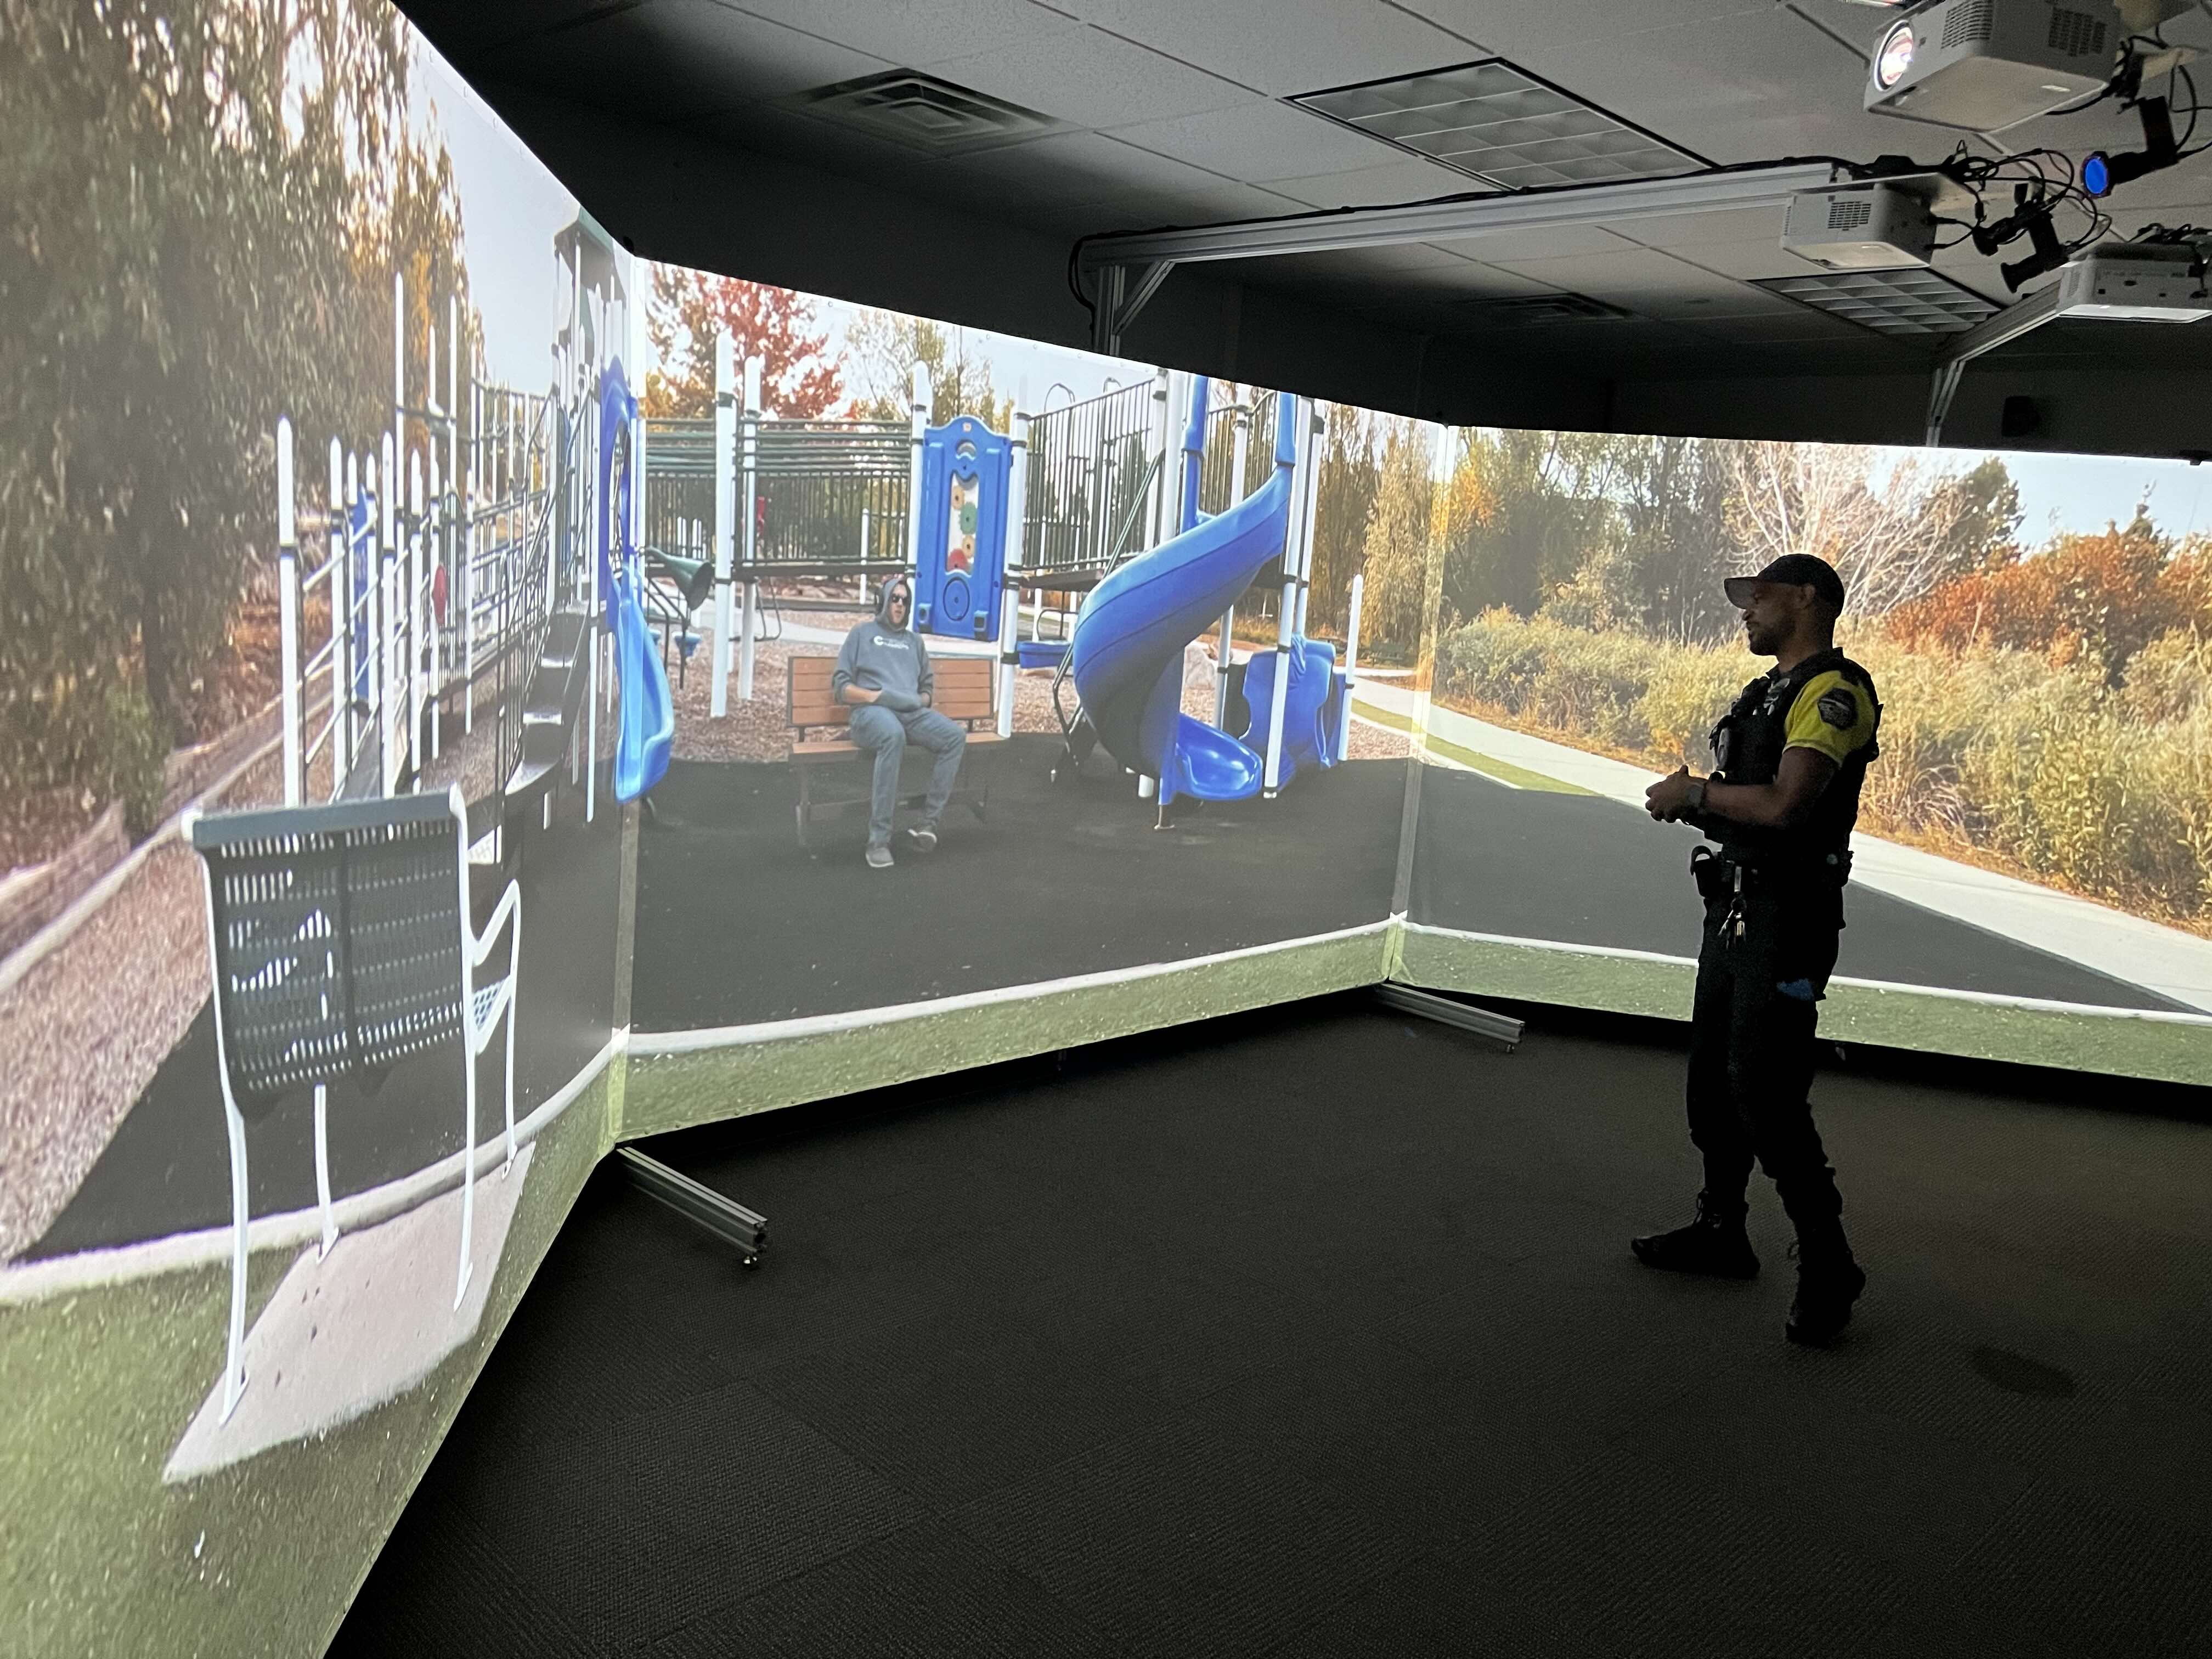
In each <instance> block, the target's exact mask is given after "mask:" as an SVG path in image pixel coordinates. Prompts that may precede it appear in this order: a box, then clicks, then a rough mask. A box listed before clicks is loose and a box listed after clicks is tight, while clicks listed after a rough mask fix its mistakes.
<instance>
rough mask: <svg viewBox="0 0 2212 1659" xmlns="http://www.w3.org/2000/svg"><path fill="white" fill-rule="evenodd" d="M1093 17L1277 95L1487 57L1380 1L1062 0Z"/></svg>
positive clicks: (1115, 29)
mask: <svg viewBox="0 0 2212 1659" xmlns="http://www.w3.org/2000/svg"><path fill="white" fill-rule="evenodd" d="M1054 3H1056V4H1059V5H1060V6H1062V7H1064V8H1065V9H1067V10H1069V11H1072V12H1073V13H1074V14H1075V15H1078V16H1079V17H1081V18H1082V19H1083V20H1084V21H1085V22H1089V23H1095V24H1097V26H1098V27H1101V28H1105V29H1111V30H1112V31H1113V32H1114V33H1116V34H1119V35H1123V36H1126V37H1127V38H1128V39H1130V40H1141V41H1143V42H1144V43H1145V44H1146V46H1152V47H1155V48H1157V49H1158V50H1159V51H1161V52H1166V53H1167V54H1169V55H1170V57H1174V58H1181V59H1182V60H1183V61H1184V62H1185V63H1187V64H1197V65H1199V66H1200V68H1202V69H1206V70H1212V72H1213V73H1214V74H1216V75H1224V76H1228V77H1229V78H1230V79H1231V80H1234V81H1241V82H1243V83H1244V84H1245V85H1246V86H1248V87H1255V88H1258V89H1259V90H1261V91H1262V92H1265V93H1267V94H1271V95H1273V96H1276V97H1283V96H1285V95H1287V94H1291V93H1297V92H1311V91H1313V90H1314V89H1315V88H1319V87H1337V86H1343V85H1345V84H1346V82H1352V81H1371V80H1379V79H1381V78H1382V77H1383V76H1390V75H1406V74H1410V73H1412V72H1413V70H1424V69H1433V68H1436V67H1437V66H1438V65H1440V64H1456V63H1462V62H1464V61H1465V60H1466V59H1468V58H1479V57H1481V56H1483V55H1484V52H1483V51H1482V49H1481V48H1480V47H1478V46H1473V45H1471V44H1470V43H1469V42H1468V40H1464V39H1462V38H1458V37H1455V35H1454V34H1453V33H1450V32H1449V30H1447V29H1444V28H1442V27H1438V26H1437V25H1436V24H1435V23H1433V22H1431V21H1427V20H1425V19H1423V18H1420V17H1417V16H1414V15H1412V14H1411V13H1410V12H1408V11H1407V9H1404V8H1402V7H1399V6H1396V5H1385V4H1383V3H1381V0H1054Z"/></svg>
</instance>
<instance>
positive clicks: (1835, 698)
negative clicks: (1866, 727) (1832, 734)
mask: <svg viewBox="0 0 2212 1659" xmlns="http://www.w3.org/2000/svg"><path fill="white" fill-rule="evenodd" d="M1819 708H1820V718H1821V719H1822V720H1826V722H1827V723H1828V724H1829V725H1830V726H1834V727H1835V728H1836V730H1837V731H1838V732H1848V731H1850V729H1851V727H1853V726H1857V724H1858V723H1859V700H1858V699H1857V697H1855V696H1852V695H1851V694H1850V692H1849V691H1846V690H1844V689H1843V688H1842V687H1840V686H1838V688H1837V689H1836V690H1833V691H1824V692H1822V693H1821V694H1820V703H1819Z"/></svg>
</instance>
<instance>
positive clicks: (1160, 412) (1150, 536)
mask: <svg viewBox="0 0 2212 1659" xmlns="http://www.w3.org/2000/svg"><path fill="white" fill-rule="evenodd" d="M1180 378H1181V377H1180V376H1179V375H1177V374H1175V373H1173V372H1172V371H1170V370H1168V369H1164V368H1158V369H1154V370H1153V371H1152V430H1151V431H1150V432H1149V433H1147V434H1146V446H1145V447H1146V450H1147V452H1148V453H1146V457H1145V459H1146V461H1148V462H1149V461H1151V460H1152V459H1154V458H1155V457H1157V458H1158V462H1159V465H1157V466H1155V467H1153V468H1152V485H1151V488H1150V489H1147V490H1146V492H1145V545H1146V547H1148V548H1152V547H1158V545H1159V544H1161V543H1162V542H1164V541H1165V540H1167V538H1168V533H1169V532H1168V527H1167V525H1168V514H1169V513H1170V510H1171V509H1170V506H1169V502H1170V499H1171V497H1172V495H1173V491H1171V490H1170V489H1169V487H1168V472H1169V471H1170V469H1169V466H1168V457H1169V455H1170V453H1172V452H1171V450H1170V446H1171V445H1172V444H1173V443H1174V442H1175V386H1176V381H1177V380H1179V379H1180Z"/></svg>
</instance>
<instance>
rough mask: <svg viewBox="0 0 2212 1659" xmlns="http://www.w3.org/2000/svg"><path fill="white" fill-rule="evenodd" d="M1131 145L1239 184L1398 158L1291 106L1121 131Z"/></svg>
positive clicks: (1254, 107)
mask: <svg viewBox="0 0 2212 1659" xmlns="http://www.w3.org/2000/svg"><path fill="white" fill-rule="evenodd" d="M1111 131H1112V132H1113V134H1114V136H1115V137H1116V138H1119V139H1121V141H1122V142H1123V143H1131V144H1136V145H1139V146H1140V147H1142V148H1143V149H1149V150H1157V151H1158V152H1159V154H1161V155H1172V156H1174V157H1175V158H1176V160H1177V161H1189V162H1192V163H1194V165H1196V166H1199V167H1208V168H1211V169H1212V171H1213V172H1215V173H1227V174H1228V175H1229V176H1230V177H1231V178H1233V179H1279V178H1281V177H1283V176H1284V175H1285V174H1286V173H1288V174H1306V173H1334V172H1340V171H1349V170H1351V169H1353V168H1356V167H1373V166H1377V165H1379V164H1381V163H1382V162H1384V161H1394V160H1395V159H1396V158H1397V155H1398V152H1397V151H1395V150H1394V149H1391V148H1390V146H1389V145H1388V144H1385V143H1382V142H1381V141H1380V140H1377V139H1374V138H1370V137H1366V136H1365V135H1364V134H1362V133H1357V132H1352V131H1347V130H1346V129H1345V128H1343V127H1340V126H1339V125H1337V124H1336V123H1335V122H1334V121H1330V120H1327V119H1325V118H1322V117H1321V116H1318V115H1316V114H1313V113H1311V112H1310V111H1307V110H1303V109H1300V108H1298V107H1297V106H1295V105H1291V104H1273V103H1260V104H1242V105H1239V106H1237V108H1235V109H1224V110H1212V111H1209V112H1206V114H1203V115H1185V116H1180V117H1178V118H1176V119H1175V120H1172V121H1147V122H1145V123H1142V124H1141V125H1136V126H1127V127H1115V128H1113V129H1111Z"/></svg>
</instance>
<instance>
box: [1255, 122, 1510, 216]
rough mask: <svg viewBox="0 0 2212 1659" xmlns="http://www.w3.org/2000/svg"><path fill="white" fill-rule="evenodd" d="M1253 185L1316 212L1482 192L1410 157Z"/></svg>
mask: <svg viewBox="0 0 2212 1659" xmlns="http://www.w3.org/2000/svg"><path fill="white" fill-rule="evenodd" d="M1347 136H1350V135H1347ZM1255 182H1257V183H1259V184H1263V185H1267V188H1268V189H1270V190H1279V191H1282V192H1283V194H1285V196H1295V197H1297V198H1298V200H1300V201H1301V202H1304V203H1306V204H1309V205H1310V206H1313V207H1317V208H1340V207H1389V206H1390V205H1391V204H1394V203H1398V202H1420V201H1425V200H1427V199H1428V198H1429V197H1431V196H1457V195H1462V194H1466V193H1478V194H1479V193H1482V192H1483V191H1484V190H1485V186H1484V185H1483V183H1482V181H1481V180H1480V179H1470V178H1468V176H1467V175H1466V174H1465V173H1455V172H1454V171H1453V170H1452V169H1451V168H1449V167H1438V166H1437V164H1436V163H1435V162H1434V161H1419V160H1418V159H1416V158H1415V157H1413V156H1410V155H1409V156H1407V157H1406V158H1405V159H1404V160H1402V161H1388V162H1385V163H1384V164H1383V166H1381V167H1359V168H1357V169H1355V170H1353V171H1352V172H1349V173H1318V174H1314V175H1310V176H1307V177H1303V178H1291V177H1285V178H1280V179H1276V178H1267V179H1258V180H1256V181H1255Z"/></svg>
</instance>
